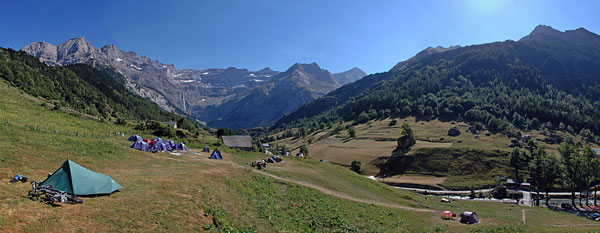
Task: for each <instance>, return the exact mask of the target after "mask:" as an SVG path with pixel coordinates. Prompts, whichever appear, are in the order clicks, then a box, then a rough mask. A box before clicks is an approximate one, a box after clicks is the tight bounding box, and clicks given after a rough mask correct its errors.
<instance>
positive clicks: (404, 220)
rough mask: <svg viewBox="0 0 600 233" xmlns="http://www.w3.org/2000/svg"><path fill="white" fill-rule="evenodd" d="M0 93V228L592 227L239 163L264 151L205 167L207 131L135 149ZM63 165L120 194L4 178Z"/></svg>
mask: <svg viewBox="0 0 600 233" xmlns="http://www.w3.org/2000/svg"><path fill="white" fill-rule="evenodd" d="M0 89H1V92H0V119H1V122H0V148H1V149H0V168H1V169H0V177H2V182H0V212H1V213H2V214H0V232H203V231H206V232H443V231H446V232H486V231H493V232H503V231H504V232H515V231H521V232H530V231H557V232H560V231H573V232H585V231H591V230H595V229H598V227H599V226H600V225H597V224H594V223H593V222H590V221H588V220H586V219H584V218H581V217H577V216H573V215H569V214H564V213H558V212H552V211H549V210H546V209H543V208H524V207H519V206H511V205H506V204H500V203H486V202H469V201H456V202H453V203H452V204H444V203H440V202H439V198H437V197H426V196H423V195H419V194H416V193H412V192H408V191H404V190H398V189H394V188H391V187H389V186H387V185H384V184H381V183H379V182H375V181H372V180H369V179H366V178H364V177H363V176H361V175H358V174H355V173H353V172H351V171H349V170H348V169H347V168H345V167H341V166H338V165H334V164H330V163H326V162H319V161H318V160H316V159H314V158H305V159H299V158H286V160H285V162H283V163H280V164H271V165H269V166H268V167H267V168H266V170H263V171H257V170H256V169H253V168H250V167H249V166H247V165H246V164H247V163H249V162H251V161H252V160H254V159H258V158H261V157H265V155H264V154H260V153H254V152H245V151H239V150H230V149H226V148H222V147H219V148H220V149H222V151H223V152H224V157H225V159H223V160H210V159H208V156H209V154H208V153H201V152H198V151H200V150H201V149H202V147H203V146H204V145H209V146H210V147H211V148H214V147H215V146H216V145H219V142H218V140H217V139H214V138H212V137H211V136H208V135H205V136H203V137H200V138H197V139H193V140H192V139H190V140H187V141H186V142H187V144H188V145H189V146H190V147H191V149H192V151H196V152H198V154H192V153H183V155H180V156H174V155H170V154H168V153H156V154H153V153H148V152H142V151H137V150H133V149H130V148H129V146H130V145H131V142H129V141H127V140H126V139H127V137H122V136H116V135H113V134H109V132H115V131H120V132H127V133H129V134H131V133H135V132H134V130H133V129H132V128H131V126H118V125H115V124H113V123H109V122H100V121H94V120H88V119H82V118H81V117H79V116H74V115H71V114H67V113H64V112H62V111H53V110H50V108H49V107H47V106H42V103H43V101H41V100H38V99H36V98H33V97H30V96H27V95H24V94H22V93H21V92H20V91H18V90H16V89H14V88H12V87H9V86H7V85H6V84H5V83H3V82H0ZM5 119H6V120H5ZM21 122H22V123H21ZM36 123H37V125H38V126H37V127H35V124H36ZM77 132H79V136H77V135H76V134H77ZM143 136H146V137H151V135H143ZM315 154H316V153H315ZM315 156H317V155H315ZM67 158H68V159H71V160H73V161H75V162H76V163H78V164H80V165H82V166H84V167H87V168H89V169H91V170H93V171H96V172H101V173H104V174H106V175H109V176H111V177H113V178H114V179H115V180H116V181H117V182H118V183H119V184H121V185H122V186H123V189H122V190H121V191H120V192H116V193H114V194H112V195H110V196H102V197H94V198H83V199H84V203H83V204H77V205H70V204H60V205H59V206H56V207H52V206H50V205H47V204H43V203H41V202H36V201H33V200H30V199H29V198H28V197H27V191H28V190H30V188H31V186H30V184H29V183H15V184H11V183H8V180H10V179H11V178H12V177H13V176H14V175H16V174H23V175H25V176H26V177H28V178H29V179H34V180H38V181H41V180H43V179H44V178H45V177H46V175H47V174H48V173H49V172H53V171H55V170H56V169H57V168H58V167H59V166H60V165H61V164H62V162H64V161H65V160H66V159H67ZM523 209H526V210H527V211H526V213H527V216H528V217H527V221H526V222H525V223H523V221H522V210H523ZM443 210H452V211H455V212H461V211H464V210H472V211H476V212H477V213H479V216H480V217H481V219H482V223H481V224H477V225H463V224H460V223H458V221H456V220H454V221H444V220H441V219H440V218H439V213H440V212H441V211H443ZM540 216H545V217H540ZM552 224H555V225H556V226H554V225H552Z"/></svg>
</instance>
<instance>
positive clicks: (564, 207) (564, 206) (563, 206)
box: [560, 203, 575, 210]
mask: <svg viewBox="0 0 600 233" xmlns="http://www.w3.org/2000/svg"><path fill="white" fill-rule="evenodd" d="M560 208H563V209H565V210H575V208H573V206H572V205H570V204H567V203H562V204H560Z"/></svg>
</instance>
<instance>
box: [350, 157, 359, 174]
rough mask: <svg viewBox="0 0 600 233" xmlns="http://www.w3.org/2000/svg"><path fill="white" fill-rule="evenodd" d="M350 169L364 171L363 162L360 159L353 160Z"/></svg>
mask: <svg viewBox="0 0 600 233" xmlns="http://www.w3.org/2000/svg"><path fill="white" fill-rule="evenodd" d="M350 170H352V171H353V172H356V173H358V174H360V173H362V163H361V162H360V161H358V160H354V161H352V163H351V164H350Z"/></svg>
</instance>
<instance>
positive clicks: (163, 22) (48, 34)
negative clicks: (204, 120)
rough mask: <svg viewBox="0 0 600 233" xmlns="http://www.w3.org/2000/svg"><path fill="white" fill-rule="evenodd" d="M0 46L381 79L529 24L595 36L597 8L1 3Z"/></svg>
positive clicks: (243, 0) (512, 34)
mask: <svg viewBox="0 0 600 233" xmlns="http://www.w3.org/2000/svg"><path fill="white" fill-rule="evenodd" d="M1 4H2V5H1V6H2V7H1V8H2V14H0V21H1V22H2V24H1V25H2V26H1V27H2V33H0V46H1V47H9V48H13V49H20V48H22V47H23V46H25V45H27V44H29V43H31V42H34V41H47V42H50V43H53V44H60V43H62V42H64V41H65V40H68V39H70V38H75V37H85V38H86V39H87V40H88V41H89V42H90V43H91V44H92V45H93V46H95V47H101V46H103V45H105V44H115V45H116V46H117V48H119V49H121V50H124V51H135V52H137V53H138V54H139V55H143V56H148V57H150V58H152V59H153V60H159V61H161V62H163V63H168V64H174V65H175V66H177V67H178V68H194V69H204V68H226V67H231V66H233V67H237V68H247V69H250V70H259V69H261V68H263V67H271V68H272V69H275V70H279V71H283V70H286V69H287V68H288V67H289V66H291V65H292V64H294V63H296V62H300V63H309V62H317V63H318V64H319V65H320V66H321V67H322V68H324V69H327V70H329V71H331V72H341V71H345V70H348V69H350V68H352V67H355V66H356V67H359V68H361V69H363V70H364V71H365V72H367V73H376V72H383V71H387V70H389V69H390V68H391V67H392V66H393V65H394V64H396V63H397V62H399V61H403V60H406V59H408V58H410V57H411V56H413V55H414V54H416V53H417V52H419V51H421V50H423V49H424V48H426V47H428V46H433V47H435V46H438V45H441V46H444V47H447V46H451V45H461V46H465V45H472V44H481V43H487V42H494V41H504V40H507V39H511V40H518V39H520V38H521V37H523V36H525V35H527V34H529V33H530V32H531V31H532V30H533V28H534V27H535V26H537V25H539V24H544V25H549V26H552V27H553V28H555V29H558V30H561V31H564V30H572V29H576V28H579V27H584V28H586V29H588V30H590V31H592V32H594V33H599V32H600V25H599V23H598V22H600V14H599V13H598V10H599V9H600V1H555V0H520V1H516V0H457V1H442V0H431V1H425V0H418V1H391V0H381V1H367V0H361V1H359V0H332V1H323V0H304V1H291V0H256V1H249V0H219V1H154V0H147V1H128V0H119V1H63V0H53V1H47V0H7V1H2V3H1Z"/></svg>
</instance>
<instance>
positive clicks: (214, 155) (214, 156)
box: [210, 149, 223, 159]
mask: <svg viewBox="0 0 600 233" xmlns="http://www.w3.org/2000/svg"><path fill="white" fill-rule="evenodd" d="M210 158H211V159H223V156H221V151H219V150H218V149H215V150H214V151H213V153H212V154H211V155H210Z"/></svg>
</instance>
